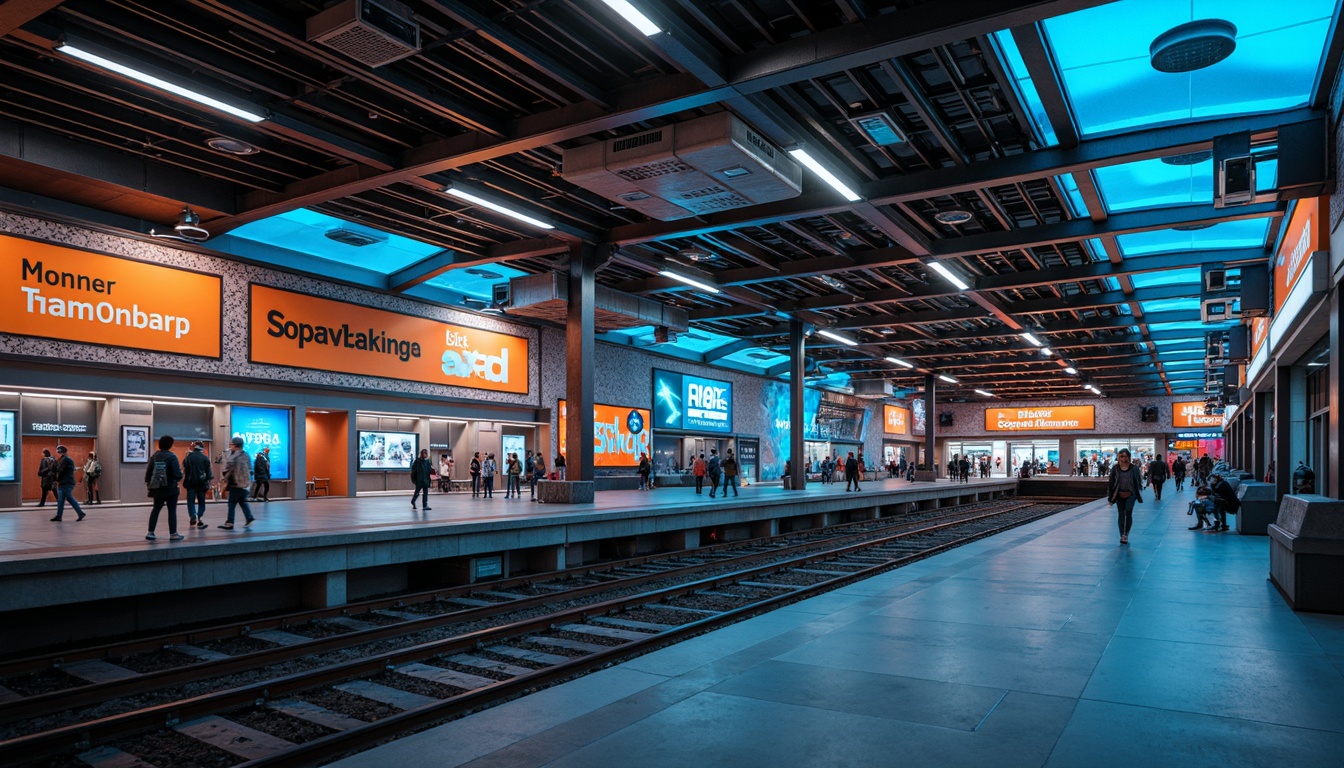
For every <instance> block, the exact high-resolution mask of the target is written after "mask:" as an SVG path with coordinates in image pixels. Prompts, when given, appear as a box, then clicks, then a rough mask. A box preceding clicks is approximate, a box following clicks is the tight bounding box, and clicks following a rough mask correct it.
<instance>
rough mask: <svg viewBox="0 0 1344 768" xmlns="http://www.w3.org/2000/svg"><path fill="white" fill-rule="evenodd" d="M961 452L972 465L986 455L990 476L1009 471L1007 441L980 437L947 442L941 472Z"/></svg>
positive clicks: (1002, 475) (1004, 474) (945, 470)
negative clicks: (966, 455) (967, 457)
mask: <svg viewBox="0 0 1344 768" xmlns="http://www.w3.org/2000/svg"><path fill="white" fill-rule="evenodd" d="M1056 450H1058V444H1056ZM963 453H965V454H968V455H969V456H970V458H971V463H972V465H974V464H975V462H978V461H979V460H980V459H981V458H982V457H987V458H988V459H989V476H990V477H1004V476H1006V475H1007V474H1008V472H1009V469H1010V465H1009V463H1007V460H1006V459H1005V457H1006V456H1007V455H1008V442H1007V441H1005V440H986V439H984V438H980V439H978V440H966V441H964V442H963V441H956V442H950V443H948V444H947V448H946V449H945V454H946V455H944V456H943V460H942V467H943V472H944V473H946V472H947V471H948V469H947V467H949V466H951V464H950V462H951V461H952V457H953V456H958V457H960V456H961V454H963ZM1028 453H1030V451H1028ZM972 472H974V466H972Z"/></svg>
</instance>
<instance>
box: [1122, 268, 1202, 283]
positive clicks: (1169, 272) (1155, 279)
mask: <svg viewBox="0 0 1344 768" xmlns="http://www.w3.org/2000/svg"><path fill="white" fill-rule="evenodd" d="M1129 280H1130V282H1131V283H1133V284H1134V287H1135V288H1152V287H1154V286H1158V285H1193V286H1196V288H1198V286H1199V281H1200V274H1199V268H1198V267H1195V268H1192V269H1165V270H1162V271H1161V272H1142V273H1139V274H1135V275H1130V277H1129Z"/></svg>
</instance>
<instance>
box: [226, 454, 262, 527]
mask: <svg viewBox="0 0 1344 768" xmlns="http://www.w3.org/2000/svg"><path fill="white" fill-rule="evenodd" d="M251 466H252V462H251V461H250V460H249V459H248V456H247V451H244V450H243V438H241V437H235V438H233V440H231V441H229V455H228V457H227V458H225V459H224V469H223V470H222V475H223V477H222V478H221V479H222V480H223V481H224V487H225V489H226V492H227V493H228V495H229V512H228V516H227V517H226V518H225V519H224V524H223V525H221V526H219V527H220V528H223V529H224V530H226V531H231V530H233V516H234V514H235V512H236V510H237V508H238V507H242V508H243V517H245V518H247V522H246V523H244V524H243V527H244V528H246V527H247V526H249V525H251V524H252V523H253V522H254V521H255V520H256V518H255V517H253V516H252V506H251V505H250V504H248V503H247V487H248V469H249V468H251Z"/></svg>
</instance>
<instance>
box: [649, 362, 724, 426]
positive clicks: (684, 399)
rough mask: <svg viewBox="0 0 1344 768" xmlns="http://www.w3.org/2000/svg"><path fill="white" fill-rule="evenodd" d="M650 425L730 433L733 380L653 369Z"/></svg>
mask: <svg viewBox="0 0 1344 768" xmlns="http://www.w3.org/2000/svg"><path fill="white" fill-rule="evenodd" d="M653 425H654V427H655V428H657V429H684V430H687V431H690V432H723V433H728V432H732V431H733V385H732V383H730V382H727V381H719V380H717V379H706V378H703V377H700V376H692V375H690V374H688V373H673V372H672V371H663V370H659V369H657V368H655V369H653Z"/></svg>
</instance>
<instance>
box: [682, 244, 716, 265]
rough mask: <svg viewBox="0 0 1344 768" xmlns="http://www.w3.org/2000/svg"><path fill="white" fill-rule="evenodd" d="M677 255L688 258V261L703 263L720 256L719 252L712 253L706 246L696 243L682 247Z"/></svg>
mask: <svg viewBox="0 0 1344 768" xmlns="http://www.w3.org/2000/svg"><path fill="white" fill-rule="evenodd" d="M677 255H678V256H680V257H681V258H683V259H687V260H688V261H694V262H701V263H703V262H708V261H717V260H718V258H719V257H718V254H714V253H710V252H709V251H707V250H705V249H704V248H701V247H699V246H695V245H692V246H689V247H687V248H682V249H681V250H679V251H677Z"/></svg>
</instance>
